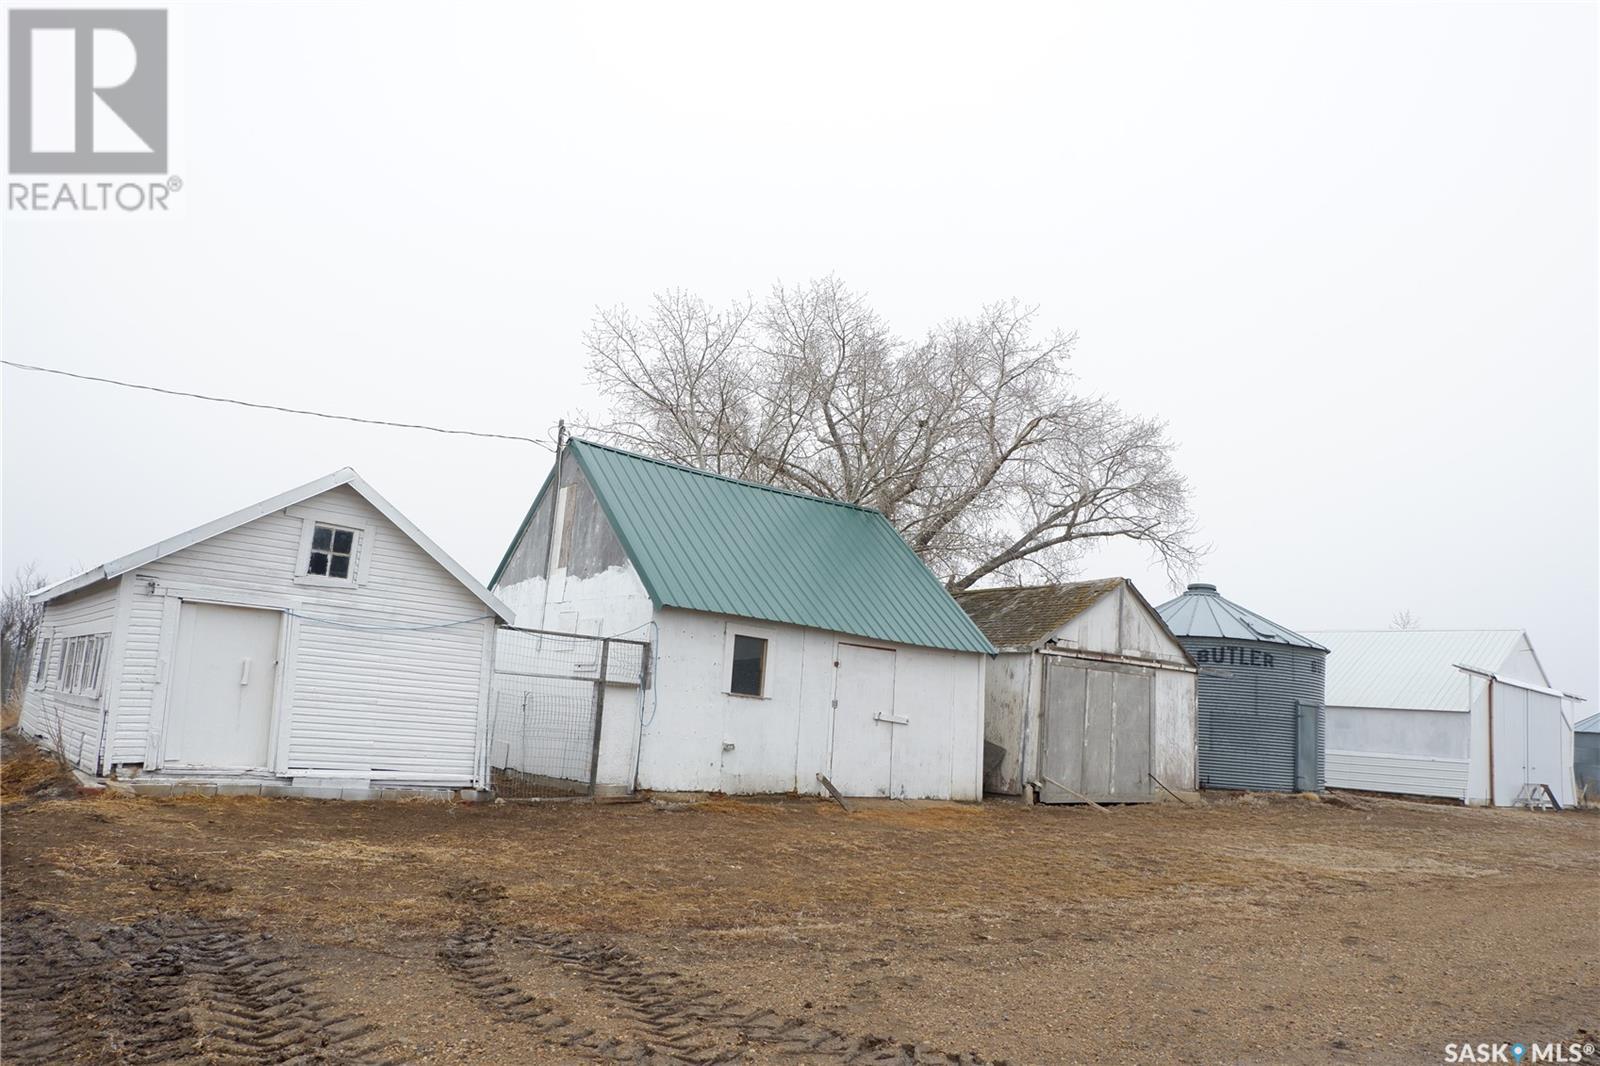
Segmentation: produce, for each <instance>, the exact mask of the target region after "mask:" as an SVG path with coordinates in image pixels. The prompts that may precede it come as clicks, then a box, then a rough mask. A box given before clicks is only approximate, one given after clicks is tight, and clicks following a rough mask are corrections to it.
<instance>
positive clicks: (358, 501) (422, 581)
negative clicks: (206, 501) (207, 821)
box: [21, 468, 511, 795]
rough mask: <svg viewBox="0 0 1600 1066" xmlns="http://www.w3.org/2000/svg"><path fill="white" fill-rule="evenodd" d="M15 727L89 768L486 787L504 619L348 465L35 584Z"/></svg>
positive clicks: (354, 784)
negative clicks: (35, 630) (28, 656)
mask: <svg viewBox="0 0 1600 1066" xmlns="http://www.w3.org/2000/svg"><path fill="white" fill-rule="evenodd" d="M33 598H34V599H35V600H36V601H37V602H40V603H42V604H43V605H44V609H45V613H44V619H43V623H42V627H41V630H40V636H39V640H38V642H37V645H36V649H35V652H34V658H33V660H32V661H31V662H30V664H29V675H28V688H27V693H26V697H25V699H24V703H23V712H22V721H21V726H22V729H23V730H24V731H25V732H26V733H28V734H30V735H32V736H34V737H37V738H39V739H40V740H41V741H43V742H44V743H45V744H46V746H49V747H54V748H59V750H61V751H62V752H64V753H65V754H66V756H67V757H68V758H69V759H70V760H71V761H72V763H73V764H74V765H76V766H77V767H79V768H80V769H82V770H84V771H87V772H90V773H110V772H113V771H119V772H121V773H122V774H125V775H126V774H131V773H140V774H144V775H152V774H159V775H160V776H161V777H171V778H173V779H176V780H201V779H203V780H209V781H218V780H228V781H231V782H233V783H235V784H243V783H248V782H257V783H261V784H264V785H265V784H273V785H289V786H300V787H312V788H316V789H319V790H321V791H320V793H319V794H323V795H330V794H356V793H360V792H362V791H364V790H370V789H372V788H373V787H375V786H379V785H402V786H421V787H432V788H465V787H478V786H480V785H481V784H482V782H483V779H484V773H485V769H484V767H485V758H484V751H483V737H484V723H485V720H486V715H487V707H488V692H489V678H490V670H491V665H492V654H493V645H494V631H495V627H496V626H497V625H498V624H500V623H501V622H502V621H506V622H509V621H510V620H511V612H510V611H509V609H508V608H506V607H505V606H504V605H503V604H501V603H500V602H499V601H498V600H497V599H495V598H494V597H493V596H492V595H490V594H489V592H488V591H487V590H486V589H485V588H484V587H483V586H482V585H481V584H480V583H479V582H477V581H476V580H474V579H473V578H472V576H471V575H470V574H468V573H467V572H466V571H465V570H464V569H462V567H461V566H460V565H459V564H458V563H456V562H455V560H453V559H451V558H450V557H449V556H448V555H446V554H445V553H444V552H443V551H442V550H440V548H439V547H438V545H436V544H434V543H433V542H432V541H431V540H429V539H428V538H427V537H426V536H425V535H424V534H423V533H422V531H421V530H419V529H417V527H416V526H415V525H413V524H412V523H411V522H410V521H409V520H408V519H407V518H406V517H405V516H404V515H403V514H401V513H400V511H399V510H397V509H396V508H395V507H394V506H393V505H392V504H390V503H389V502H388V501H387V500H385V499H384V498H383V497H382V496H380V495H378V493H377V492H376V491H374V490H373V488H372V487H371V486H370V485H368V484H367V483H366V482H365V481H363V480H362V479H361V478H360V477H359V476H358V475H357V474H356V472H355V471H354V470H351V469H349V468H346V469H343V470H340V471H337V472H335V473H333V474H330V475H328V476H327V477H324V478H320V479H318V480H316V481H313V482H310V483H308V484H305V485H302V486H300V487H299V488H296V489H291V490H290V491H288V492H285V493H282V494H280V495H278V496H274V497H272V498H270V499H267V500H263V501H262V502H260V503H258V504H255V505H254V506H251V507H246V508H244V509H243V510H241V511H236V512H234V513H233V514H230V515H227V516H225V517H223V518H219V519H217V520H216V521H214V522H210V523H207V524H206V525H203V526H200V527H198V528H196V529H192V530H190V531H189V532H187V533H183V534H180V535H178V536H176V537H172V538H169V539H167V540H163V541H160V542H158V543H156V544H152V545H150V546H149V547H147V548H145V549H143V550H141V551H137V552H134V553H132V554H130V555H126V556H123V557H122V558H120V559H115V560H113V561H111V562H108V563H106V564H105V565H103V566H99V567H96V568H95V569H93V570H90V571H88V572H86V573H83V574H79V575H77V576H76V577H73V578H69V579H67V580H66V581H62V582H60V583H58V584H56V585H53V586H50V587H49V588H46V589H42V590H40V591H39V592H36V593H34V596H33Z"/></svg>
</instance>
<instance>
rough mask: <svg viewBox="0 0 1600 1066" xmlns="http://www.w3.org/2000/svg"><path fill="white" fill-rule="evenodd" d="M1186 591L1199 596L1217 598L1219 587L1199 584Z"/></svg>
mask: <svg viewBox="0 0 1600 1066" xmlns="http://www.w3.org/2000/svg"><path fill="white" fill-rule="evenodd" d="M1185 591H1188V592H1192V593H1194V594H1195V595H1197V596H1215V595H1216V594H1217V586H1215V585H1207V584H1204V583H1201V582H1197V583H1195V584H1193V585H1190V586H1189V587H1188V589H1186V590H1185Z"/></svg>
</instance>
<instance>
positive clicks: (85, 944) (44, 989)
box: [0, 910, 396, 1066]
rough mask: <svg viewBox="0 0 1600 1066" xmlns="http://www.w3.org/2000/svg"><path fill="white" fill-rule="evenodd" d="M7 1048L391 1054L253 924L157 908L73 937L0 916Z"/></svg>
mask: <svg viewBox="0 0 1600 1066" xmlns="http://www.w3.org/2000/svg"><path fill="white" fill-rule="evenodd" d="M4 938H5V951H6V966H5V969H4V975H3V979H0V992H3V995H4V997H5V1000H6V1008H7V1009H6V1028H7V1030H8V1032H7V1038H6V1057H7V1059H8V1060H9V1061H16V1062H22V1063H126V1064H130V1066H143V1064H157V1063H182V1062H195V1063H211V1064H218V1066H227V1064H233V1063H240V1064H243V1063H346V1064H350V1066H380V1064H383V1063H388V1062H393V1061H396V1060H395V1059H393V1058H392V1057H391V1056H388V1055H386V1054H385V1049H384V1048H383V1047H382V1046H381V1045H377V1044H375V1043H374V1042H372V1041H371V1040H370V1039H369V1038H370V1036H371V1034H372V1033H373V1032H374V1031H375V1027H374V1026H370V1025H365V1024H363V1023H362V1022H361V1021H360V1020H359V1019H357V1018H354V1017H346V1016H340V1015H339V1014H337V1013H336V1012H335V1011H334V1010H333V1009H332V1006H331V1004H330V1003H329V1002H328V1001H327V1000H325V999H323V998H322V997H320V996H318V995H317V994H316V993H315V992H314V991H313V989H312V986H311V980H310V978H309V977H308V976H307V975H306V974H304V973H303V972H301V971H299V970H298V969H296V968H295V967H294V965H293V963H292V961H291V960H290V959H289V958H288V957H286V955H285V954H284V953H282V952H280V951H277V950H276V949H274V948H273V947H272V946H271V945H270V941H267V940H266V939H265V938H263V937H261V936H260V935H258V934H251V933H248V932H246V931H245V930H242V929H240V928H239V927H237V926H235V925H232V924H228V923H224V922H218V921H214V920H211V919H206V918H201V917H197V916H194V915H188V914H163V915H158V916H155V917H152V918H146V919H141V920H139V921H137V922H134V923H132V924H129V925H120V926H110V927H104V928H99V929H96V930H95V931H94V932H93V933H92V934H90V935H89V936H88V937H80V936H79V935H77V934H76V933H74V932H73V931H72V930H70V929H68V928H67V927H66V926H65V925H64V924H63V923H62V922H61V921H60V920H59V919H57V918H56V917H55V916H54V915H52V914H51V913H50V912H48V911H42V910H29V911H25V912H22V913H20V914H17V915H15V916H12V917H8V918H7V919H6V921H5V923H4Z"/></svg>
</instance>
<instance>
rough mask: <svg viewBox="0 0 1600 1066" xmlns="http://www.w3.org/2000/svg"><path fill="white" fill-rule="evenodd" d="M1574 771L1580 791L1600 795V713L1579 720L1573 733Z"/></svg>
mask: <svg viewBox="0 0 1600 1066" xmlns="http://www.w3.org/2000/svg"><path fill="white" fill-rule="evenodd" d="M1572 749H1573V756H1572V771H1573V775H1574V776H1575V777H1576V778H1577V784H1578V791H1579V792H1581V793H1586V794H1587V795H1588V796H1589V797H1590V798H1591V799H1593V798H1595V797H1597V796H1600V714H1591V715H1590V716H1589V717H1587V718H1585V719H1584V720H1583V721H1581V722H1579V723H1578V724H1577V726H1576V727H1575V729H1574V730H1573V734H1572Z"/></svg>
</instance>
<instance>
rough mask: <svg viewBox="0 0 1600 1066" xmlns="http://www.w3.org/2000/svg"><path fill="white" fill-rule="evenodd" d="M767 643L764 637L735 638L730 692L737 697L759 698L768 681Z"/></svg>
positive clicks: (741, 636)
mask: <svg viewBox="0 0 1600 1066" xmlns="http://www.w3.org/2000/svg"><path fill="white" fill-rule="evenodd" d="M766 674H767V642H766V640H765V639H764V638H762V637H746V636H743V635H736V636H735V637H734V638H733V680H732V681H731V682H730V683H729V685H728V691H729V692H732V693H733V694H734V695H736V696H759V695H761V694H762V690H763V687H764V686H765V685H766V681H767V677H766Z"/></svg>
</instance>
